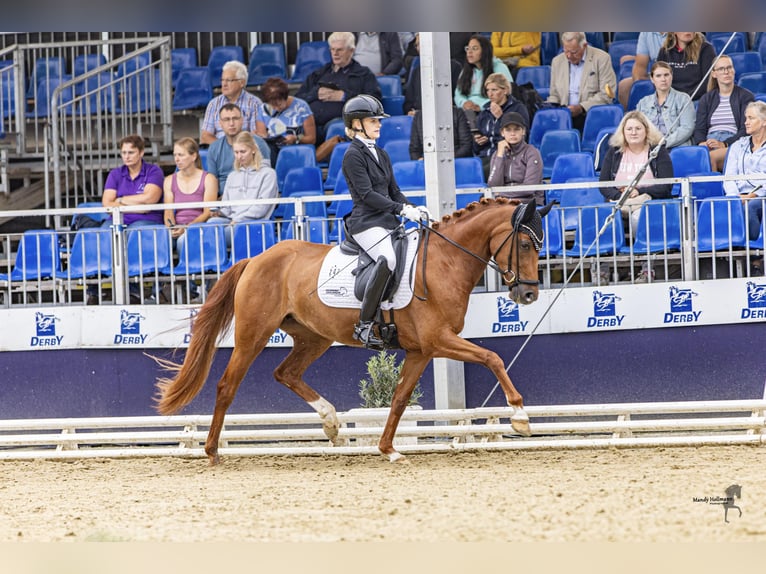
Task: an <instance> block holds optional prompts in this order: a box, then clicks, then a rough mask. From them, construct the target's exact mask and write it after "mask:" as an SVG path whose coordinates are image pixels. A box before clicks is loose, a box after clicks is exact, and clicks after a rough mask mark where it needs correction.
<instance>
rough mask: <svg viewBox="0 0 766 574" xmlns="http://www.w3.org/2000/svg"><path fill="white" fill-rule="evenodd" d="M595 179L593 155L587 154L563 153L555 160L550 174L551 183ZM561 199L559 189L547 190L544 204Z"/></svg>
mask: <svg viewBox="0 0 766 574" xmlns="http://www.w3.org/2000/svg"><path fill="white" fill-rule="evenodd" d="M579 177H587V178H595V177H596V171H595V170H594V169H593V155H592V154H590V153H588V152H580V153H563V154H561V155H559V156H558V157H557V158H556V162H555V163H554V164H553V172H552V173H551V183H568V182H569V181H570V180H571V179H573V178H579ZM559 199H561V190H560V189H549V190H548V191H547V192H546V202H547V203H550V202H551V201H554V200H559Z"/></svg>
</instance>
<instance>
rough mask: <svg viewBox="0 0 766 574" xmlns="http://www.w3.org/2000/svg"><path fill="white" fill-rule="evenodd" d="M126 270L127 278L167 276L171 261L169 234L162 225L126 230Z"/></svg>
mask: <svg viewBox="0 0 766 574" xmlns="http://www.w3.org/2000/svg"><path fill="white" fill-rule="evenodd" d="M127 235H128V236H127V240H126V242H127V248H126V249H127V268H128V276H129V277H138V276H145V275H155V274H160V275H167V274H168V273H170V268H171V266H172V264H173V260H172V258H171V255H170V233H169V232H168V228H167V227H165V226H164V225H146V226H141V227H134V228H133V229H128V232H127Z"/></svg>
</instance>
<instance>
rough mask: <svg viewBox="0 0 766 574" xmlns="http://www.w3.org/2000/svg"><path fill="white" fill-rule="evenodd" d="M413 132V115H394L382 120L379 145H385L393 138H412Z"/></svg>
mask: <svg viewBox="0 0 766 574" xmlns="http://www.w3.org/2000/svg"><path fill="white" fill-rule="evenodd" d="M411 132H412V116H392V117H390V118H385V119H383V120H381V122H380V137H379V138H378V142H377V143H378V145H379V146H380V147H385V146H386V143H388V142H389V141H391V140H407V141H409V140H410V133H411Z"/></svg>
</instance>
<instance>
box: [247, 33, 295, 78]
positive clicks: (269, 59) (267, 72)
mask: <svg viewBox="0 0 766 574" xmlns="http://www.w3.org/2000/svg"><path fill="white" fill-rule="evenodd" d="M269 78H281V79H282V80H287V59H286V57H285V46H284V44H280V43H271V44H258V45H257V46H255V47H254V48H253V51H252V52H250V64H249V66H248V68H247V85H248V86H258V85H260V84H263V83H264V82H265V81H266V80H268V79H269Z"/></svg>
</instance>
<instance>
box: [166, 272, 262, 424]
mask: <svg viewBox="0 0 766 574" xmlns="http://www.w3.org/2000/svg"><path fill="white" fill-rule="evenodd" d="M247 263H248V260H243V261H240V262H239V263H237V264H236V265H234V267H232V268H231V269H229V270H228V271H227V272H226V273H224V274H223V275H222V276H221V279H220V280H219V281H218V282H217V283H216V284H215V287H213V289H212V290H211V291H210V296H209V297H208V298H207V300H206V301H205V304H204V305H202V308H201V309H200V311H199V314H198V315H197V316H196V317H195V318H194V323H193V325H192V338H191V343H190V344H189V348H188V349H187V350H186V356H185V357H184V362H183V364H182V365H178V364H176V363H172V362H170V361H166V360H158V362H159V363H160V364H161V365H162V366H163V367H164V368H166V369H167V370H169V371H175V373H176V374H175V376H174V377H173V378H166V377H162V378H159V379H157V395H156V397H155V402H156V405H155V408H156V409H157V411H159V413H160V414H163V415H172V414H174V413H176V412H178V411H179V410H181V409H182V408H183V407H185V406H186V405H188V404H189V403H190V402H191V401H192V399H193V398H194V397H196V396H197V394H198V393H199V392H200V390H201V389H202V386H203V385H204V384H205V381H206V380H207V375H208V373H209V372H210V365H211V364H212V362H213V356H214V355H215V351H216V342H217V340H218V337H219V335H225V333H226V331H227V330H228V329H229V327H230V326H231V321H232V319H233V317H234V290H235V289H236V288H237V283H238V282H239V279H240V277H241V276H242V273H243V272H244V271H245V267H246V266H247Z"/></svg>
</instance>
